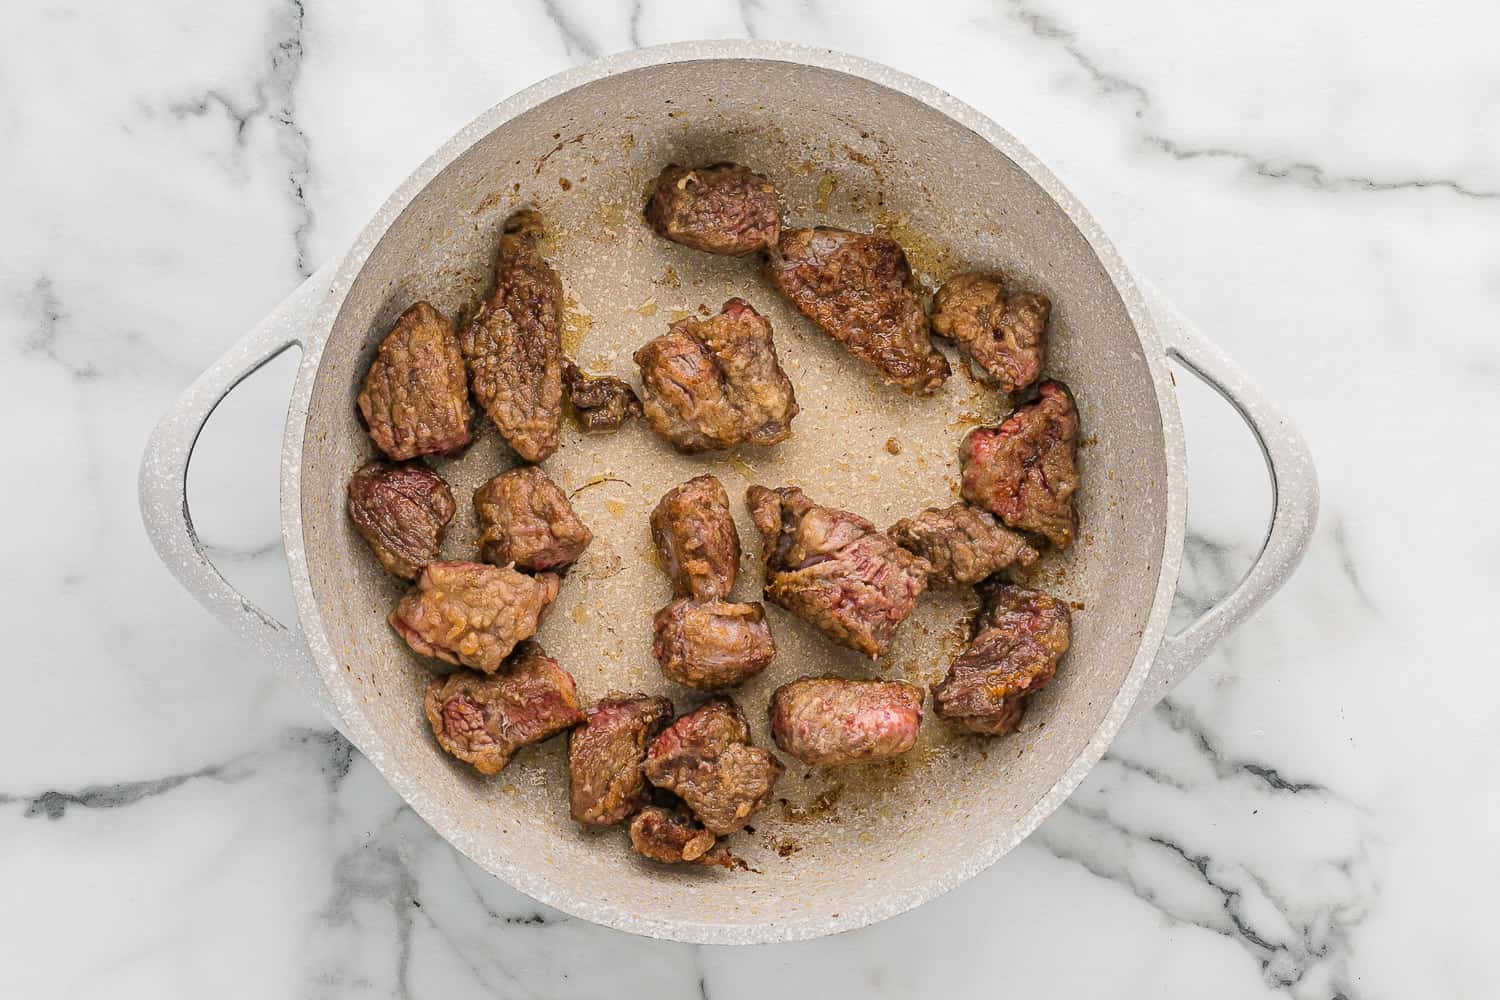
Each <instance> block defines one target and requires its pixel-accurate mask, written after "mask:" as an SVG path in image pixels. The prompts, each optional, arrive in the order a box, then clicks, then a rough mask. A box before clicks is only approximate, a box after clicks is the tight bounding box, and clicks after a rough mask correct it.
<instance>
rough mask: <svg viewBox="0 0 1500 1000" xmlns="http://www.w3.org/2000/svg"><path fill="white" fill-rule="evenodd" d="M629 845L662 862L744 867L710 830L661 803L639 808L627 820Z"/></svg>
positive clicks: (638, 851) (639, 852)
mask: <svg viewBox="0 0 1500 1000" xmlns="http://www.w3.org/2000/svg"><path fill="white" fill-rule="evenodd" d="M630 846H631V847H633V848H635V851H636V853H637V854H643V855H645V856H646V857H648V858H650V859H651V860H652V861H661V862H663V863H665V864H682V863H683V862H692V863H695V864H700V865H718V866H719V867H721V868H743V867H745V863H744V862H743V861H741V860H740V859H739V858H737V857H735V856H734V855H733V854H730V853H729V851H728V849H726V848H725V847H724V845H722V844H720V843H718V839H717V838H716V837H715V836H714V835H713V834H711V833H709V832H708V831H707V830H705V829H704V828H703V826H702V825H701V824H700V823H699V822H698V821H697V820H695V819H693V817H692V816H690V815H688V814H687V813H685V812H683V811H682V810H679V809H663V808H662V807H661V806H647V807H646V808H645V809H642V810H641V811H640V812H639V813H637V814H636V817H635V819H633V820H631V821H630Z"/></svg>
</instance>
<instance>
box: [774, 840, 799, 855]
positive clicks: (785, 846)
mask: <svg viewBox="0 0 1500 1000" xmlns="http://www.w3.org/2000/svg"><path fill="white" fill-rule="evenodd" d="M770 846H771V848H772V849H774V850H775V851H776V853H777V854H779V855H781V856H782V857H783V858H789V857H791V856H792V855H793V854H796V853H797V852H798V851H800V850H802V845H801V844H799V843H797V838H796V837H778V838H776V839H775V840H773V841H772V842H771V844H770Z"/></svg>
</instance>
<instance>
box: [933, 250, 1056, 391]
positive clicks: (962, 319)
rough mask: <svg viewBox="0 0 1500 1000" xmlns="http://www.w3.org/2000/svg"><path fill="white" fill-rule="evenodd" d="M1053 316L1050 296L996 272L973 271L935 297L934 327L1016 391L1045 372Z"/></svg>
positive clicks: (987, 372)
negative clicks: (1015, 285) (1009, 282)
mask: <svg viewBox="0 0 1500 1000" xmlns="http://www.w3.org/2000/svg"><path fill="white" fill-rule="evenodd" d="M1051 315H1052V302H1051V301H1050V300H1049V299H1048V298H1047V296H1045V295H1042V294H1040V293H1038V292H1022V291H1015V290H1011V289H1008V288H1007V286H1006V283H1005V279H1004V278H1003V277H1002V276H1001V275H999V274H995V273H993V272H991V273H986V272H981V271H971V272H969V273H968V274H960V275H958V276H957V277H955V278H950V279H948V281H947V282H946V283H944V285H943V287H942V288H939V289H938V292H937V295H936V296H935V297H934V298H933V300H932V332H933V333H935V334H937V335H939V336H941V337H948V338H949V339H951V340H953V341H954V342H955V343H956V344H958V349H959V350H960V351H962V352H963V353H964V355H965V356H966V357H968V358H969V360H971V361H972V362H974V364H976V365H978V366H979V368H980V370H981V371H982V372H983V373H984V377H985V378H986V380H987V381H991V382H993V383H994V384H995V385H997V386H998V387H999V388H1000V389H1001V390H1002V391H1004V392H1016V391H1018V390H1020V389H1024V388H1026V387H1027V386H1029V385H1031V383H1033V382H1035V381H1036V380H1037V379H1038V378H1039V377H1041V374H1042V362H1043V361H1044V360H1045V359H1046V345H1045V343H1044V342H1043V338H1044V337H1045V335H1046V332H1047V318H1048V317H1049V316H1051Z"/></svg>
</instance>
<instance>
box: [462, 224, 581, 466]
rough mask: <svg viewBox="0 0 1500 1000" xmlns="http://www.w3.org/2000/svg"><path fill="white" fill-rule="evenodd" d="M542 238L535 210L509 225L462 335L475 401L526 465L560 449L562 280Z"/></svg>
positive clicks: (463, 349) (502, 236)
mask: <svg viewBox="0 0 1500 1000" xmlns="http://www.w3.org/2000/svg"><path fill="white" fill-rule="evenodd" d="M541 238H542V218H541V216H540V215H538V214H537V213H536V212H533V211H530V210H523V211H520V212H517V213H515V214H514V215H512V216H511V217H510V218H509V219H507V220H506V222H505V228H504V231H503V233H502V234H501V236H500V257H499V261H498V263H497V264H496V266H495V287H494V290H493V291H491V292H490V295H489V297H488V298H487V299H485V301H484V304H483V305H482V306H480V309H479V312H478V313H476V314H475V316H474V319H473V321H472V322H470V323H469V325H468V327H466V328H465V329H464V331H463V335H462V336H461V337H460V338H459V347H460V348H461V349H462V351H463V356H464V360H465V361H467V362H468V365H469V379H470V384H471V385H472V386H473V389H474V398H475V399H477V400H479V405H480V406H482V407H484V411H485V412H486V413H487V414H489V417H490V419H491V420H492V421H494V424H495V426H496V427H497V428H499V429H500V433H501V434H502V435H503V436H504V437H505V440H506V442H508V443H509V444H510V446H511V448H513V449H514V450H515V452H516V454H518V455H520V456H521V457H522V458H523V459H525V460H526V461H528V462H540V461H541V460H542V459H544V458H546V457H547V456H548V455H551V454H552V453H553V452H555V451H556V450H557V446H558V440H559V433H560V430H561V427H562V363H563V355H562V282H561V280H559V278H558V277H557V272H556V271H554V270H552V268H551V267H550V266H548V264H547V262H546V261H545V260H543V259H542V255H541V252H540V251H539V250H538V249H537V244H538V243H539V241H540V240H541Z"/></svg>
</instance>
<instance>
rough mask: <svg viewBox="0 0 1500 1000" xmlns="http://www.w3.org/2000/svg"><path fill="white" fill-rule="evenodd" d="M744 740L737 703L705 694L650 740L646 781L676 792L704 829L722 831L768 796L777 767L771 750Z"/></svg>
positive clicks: (733, 828) (744, 819)
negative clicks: (700, 702) (706, 697)
mask: <svg viewBox="0 0 1500 1000" xmlns="http://www.w3.org/2000/svg"><path fill="white" fill-rule="evenodd" d="M749 740H750V727H749V726H747V725H746V724H745V717H744V716H743V715H742V714H740V710H739V707H738V706H737V705H735V703H734V702H733V701H731V700H729V699H728V698H722V697H720V698H711V699H709V700H708V701H707V702H705V703H704V704H703V706H702V707H700V708H698V709H697V710H695V711H693V712H690V713H688V714H687V715H684V716H682V717H681V718H679V719H678V720H677V721H676V722H673V723H672V725H670V726H668V727H667V729H666V731H665V732H663V733H662V734H661V735H660V736H658V737H657V738H656V739H655V740H654V741H652V743H651V748H650V749H649V750H648V751H647V752H646V763H645V772H646V780H647V781H649V782H651V783H652V784H653V785H655V786H657V787H658V788H665V789H666V790H667V791H669V792H672V793H674V794H676V795H678V796H679V797H681V799H682V800H683V802H685V803H686V804H687V807H688V808H689V809H691V810H692V811H693V815H694V816H696V817H698V819H699V821H700V822H702V824H703V825H704V826H705V827H707V828H708V831H709V832H710V833H713V834H716V835H718V836H721V837H722V836H726V835H728V834H731V833H733V832H734V831H736V830H738V829H740V828H741V827H743V826H744V825H745V824H746V823H748V822H749V821H750V817H751V816H753V815H754V814H755V812H756V810H758V809H760V808H761V807H762V806H764V805H765V804H766V803H767V802H769V801H770V800H771V792H772V790H773V789H774V787H775V785H776V779H777V778H779V777H781V772H782V770H783V768H782V765H781V761H779V760H777V759H776V756H775V755H774V754H772V753H770V752H768V751H766V750H762V749H761V748H759V747H753V746H750V744H749Z"/></svg>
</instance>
